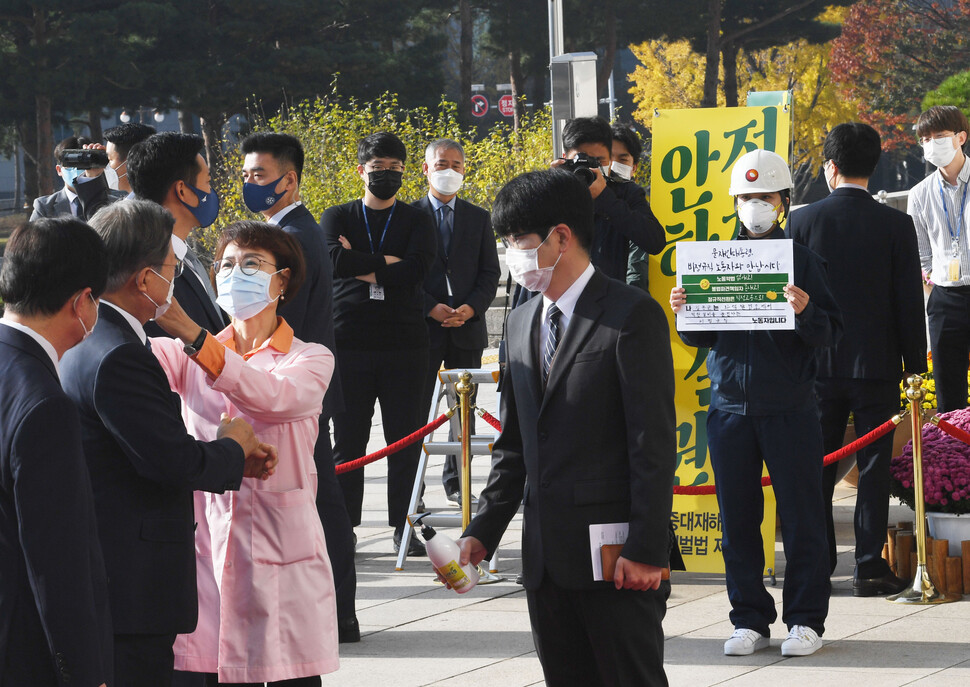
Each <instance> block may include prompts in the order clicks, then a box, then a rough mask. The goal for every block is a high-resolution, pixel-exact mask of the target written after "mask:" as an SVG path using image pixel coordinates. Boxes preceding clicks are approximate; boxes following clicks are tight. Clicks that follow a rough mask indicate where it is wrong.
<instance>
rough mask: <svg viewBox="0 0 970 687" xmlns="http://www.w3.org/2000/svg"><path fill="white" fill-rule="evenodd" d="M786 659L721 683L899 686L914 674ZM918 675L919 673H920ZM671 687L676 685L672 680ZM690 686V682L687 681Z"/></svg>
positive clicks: (734, 685) (732, 686) (739, 686)
mask: <svg viewBox="0 0 970 687" xmlns="http://www.w3.org/2000/svg"><path fill="white" fill-rule="evenodd" d="M801 660H802V659H786V661H785V662H784V663H782V664H777V665H772V666H767V667H765V668H761V669H759V670H755V671H752V672H750V673H745V674H744V675H740V676H738V677H736V678H732V679H729V680H725V681H724V682H719V683H717V684H718V685H719V687H720V686H721V685H728V686H730V687H748V686H750V687H764V686H765V685H784V686H785V687H822V686H825V685H847V684H851V685H852V687H897V686H901V685H908V684H911V682H912V680H913V679H914V675H913V674H912V672H911V671H909V672H891V671H886V670H879V671H874V670H871V669H869V670H820V669H818V668H814V667H808V666H790V665H788V664H789V663H790V662H792V661H801ZM915 677H919V676H918V675H916V676H915ZM671 687H674V685H673V683H671ZM685 687H686V685H685Z"/></svg>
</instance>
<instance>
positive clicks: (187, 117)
mask: <svg viewBox="0 0 970 687" xmlns="http://www.w3.org/2000/svg"><path fill="white" fill-rule="evenodd" d="M178 108H179V109H178V113H179V131H180V132H182V133H183V134H191V133H194V131H193V130H192V115H191V114H189V113H188V112H186V111H185V110H183V109H182V103H181V102H179V103H178Z"/></svg>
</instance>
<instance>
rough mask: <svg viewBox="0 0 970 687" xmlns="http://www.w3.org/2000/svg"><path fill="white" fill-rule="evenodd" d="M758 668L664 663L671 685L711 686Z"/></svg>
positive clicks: (689, 686)
mask: <svg viewBox="0 0 970 687" xmlns="http://www.w3.org/2000/svg"><path fill="white" fill-rule="evenodd" d="M754 670H757V668H752V667H750V666H710V665H703V664H701V665H669V664H667V663H666V662H665V663H664V672H666V673H667V682H668V683H669V684H670V687H709V686H710V685H722V684H725V682H726V681H727V680H730V679H732V678H736V677H738V676H742V675H746V674H747V673H750V672H752V671H754Z"/></svg>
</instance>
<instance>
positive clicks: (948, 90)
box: [923, 71, 970, 114]
mask: <svg viewBox="0 0 970 687" xmlns="http://www.w3.org/2000/svg"><path fill="white" fill-rule="evenodd" d="M934 105H954V106H955V107H959V108H960V110H962V111H963V113H964V114H968V113H970V71H965V72H960V73H959V74H954V75H953V76H951V77H950V78H948V79H947V80H946V81H944V82H943V83H941V84H940V86H939V88H937V89H935V90H932V91H930V92H929V93H927V94H926V97H925V98H923V111H924V112H925V111H926V110H928V109H930V108H931V107H933V106H934Z"/></svg>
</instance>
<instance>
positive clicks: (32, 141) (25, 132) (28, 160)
mask: <svg viewBox="0 0 970 687" xmlns="http://www.w3.org/2000/svg"><path fill="white" fill-rule="evenodd" d="M17 132H18V133H19V134H20V145H21V147H22V148H23V150H24V207H27V208H29V207H30V206H31V205H33V203H34V198H36V197H37V196H39V195H40V193H38V192H37V188H38V186H37V184H38V181H37V120H36V117H34V118H32V119H25V120H22V121H20V122H18V123H17Z"/></svg>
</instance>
